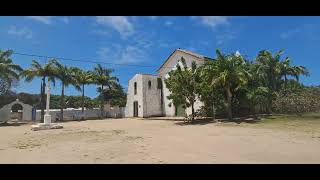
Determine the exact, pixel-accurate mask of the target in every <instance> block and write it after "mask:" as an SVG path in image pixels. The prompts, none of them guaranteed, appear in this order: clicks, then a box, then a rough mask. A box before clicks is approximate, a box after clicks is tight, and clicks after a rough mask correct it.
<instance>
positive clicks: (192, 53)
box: [157, 48, 212, 72]
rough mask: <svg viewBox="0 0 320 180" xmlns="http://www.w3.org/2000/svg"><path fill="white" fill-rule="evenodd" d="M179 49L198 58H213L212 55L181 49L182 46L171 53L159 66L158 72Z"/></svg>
mask: <svg viewBox="0 0 320 180" xmlns="http://www.w3.org/2000/svg"><path fill="white" fill-rule="evenodd" d="M177 51H180V52H183V53H185V54H189V55H191V56H194V57H196V58H198V59H199V60H206V59H212V58H210V57H208V56H204V55H201V54H198V53H195V52H192V51H189V50H185V49H180V48H179V49H176V50H174V51H173V52H172V53H171V54H170V56H169V57H168V58H167V60H166V61H165V62H164V63H163V64H162V65H161V66H160V67H159V69H158V70H157V72H158V71H159V70H160V69H161V68H162V67H163V66H164V65H165V64H166V63H167V62H168V60H169V59H170V57H171V56H172V55H173V54H174V53H175V52H177Z"/></svg>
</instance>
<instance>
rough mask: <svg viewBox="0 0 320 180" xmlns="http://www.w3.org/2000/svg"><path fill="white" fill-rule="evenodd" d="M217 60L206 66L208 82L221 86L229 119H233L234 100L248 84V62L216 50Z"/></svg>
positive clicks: (214, 85) (240, 57)
mask: <svg viewBox="0 0 320 180" xmlns="http://www.w3.org/2000/svg"><path fill="white" fill-rule="evenodd" d="M216 54H217V58H216V60H214V61H209V62H208V63H207V64H206V66H207V70H208V73H207V74H208V77H209V78H208V80H209V83H210V84H211V86H212V87H217V86H220V87H222V88H223V89H224V91H225V93H226V99H225V101H226V110H227V113H228V119H229V120H231V119H232V98H233V96H234V95H235V93H236V91H237V90H238V89H239V88H240V87H242V86H243V85H245V84H246V83H247V76H248V72H247V71H246V68H244V66H245V64H246V62H245V61H244V59H243V57H242V56H240V55H235V54H232V55H224V54H222V53H221V51H220V50H219V49H217V50H216Z"/></svg>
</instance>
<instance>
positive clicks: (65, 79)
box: [54, 61, 80, 121]
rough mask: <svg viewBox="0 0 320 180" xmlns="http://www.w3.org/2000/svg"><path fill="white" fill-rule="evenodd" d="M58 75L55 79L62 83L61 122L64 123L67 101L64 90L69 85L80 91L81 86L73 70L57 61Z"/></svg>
mask: <svg viewBox="0 0 320 180" xmlns="http://www.w3.org/2000/svg"><path fill="white" fill-rule="evenodd" d="M54 64H55V66H56V69H55V71H56V74H55V77H56V78H57V79H59V80H60V81H61V87H62V88H61V99H60V100H61V101H60V120H61V121H63V109H64V108H65V99H64V88H65V87H68V86H69V85H72V86H74V87H75V88H76V89H77V90H80V86H79V85H78V84H77V81H76V79H75V78H74V76H73V71H72V70H73V69H72V68H69V67H67V66H66V65H62V64H60V63H59V62H58V61H55V63H54Z"/></svg>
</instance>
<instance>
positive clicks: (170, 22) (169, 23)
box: [164, 20, 173, 26]
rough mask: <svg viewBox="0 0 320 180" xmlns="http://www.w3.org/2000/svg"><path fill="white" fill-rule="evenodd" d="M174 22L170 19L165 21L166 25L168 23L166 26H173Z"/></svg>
mask: <svg viewBox="0 0 320 180" xmlns="http://www.w3.org/2000/svg"><path fill="white" fill-rule="evenodd" d="M172 24H173V22H172V21H169V20H168V21H166V22H165V23H164V25H166V26H171V25H172Z"/></svg>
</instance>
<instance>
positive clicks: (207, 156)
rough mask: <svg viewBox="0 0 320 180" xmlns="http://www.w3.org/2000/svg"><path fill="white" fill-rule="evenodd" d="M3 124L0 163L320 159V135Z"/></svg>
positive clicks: (215, 127) (127, 122)
mask: <svg viewBox="0 0 320 180" xmlns="http://www.w3.org/2000/svg"><path fill="white" fill-rule="evenodd" d="M63 126H64V129H58V130H46V131H31V130H30V128H31V127H30V124H28V125H20V126H2V127H0V163H160V164H162V163H320V135H316V136H315V135H314V134H313V135H312V136H311V135H310V134H306V133H303V132H291V131H282V130H275V129H264V128H248V127H229V126H220V125H219V124H216V123H212V124H205V125H178V124H177V122H175V121H163V120H138V119H107V120H90V121H82V122H66V123H63Z"/></svg>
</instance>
